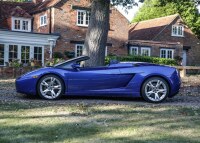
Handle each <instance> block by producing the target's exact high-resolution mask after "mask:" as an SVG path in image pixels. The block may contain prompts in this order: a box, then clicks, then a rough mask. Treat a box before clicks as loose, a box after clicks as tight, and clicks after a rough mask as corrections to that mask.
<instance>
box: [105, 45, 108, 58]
mask: <svg viewBox="0 0 200 143" xmlns="http://www.w3.org/2000/svg"><path fill="white" fill-rule="evenodd" d="M105 56H106V57H107V56H108V47H107V46H106V48H105Z"/></svg>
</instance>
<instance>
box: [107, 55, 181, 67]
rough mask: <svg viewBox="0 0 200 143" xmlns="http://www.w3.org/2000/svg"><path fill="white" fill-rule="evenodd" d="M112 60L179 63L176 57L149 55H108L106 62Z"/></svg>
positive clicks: (163, 63)
mask: <svg viewBox="0 0 200 143" xmlns="http://www.w3.org/2000/svg"><path fill="white" fill-rule="evenodd" d="M111 60H118V61H121V62H127V61H132V62H133V61H134V62H148V63H154V64H162V65H171V66H175V65H178V63H177V61H176V60H174V59H165V58H158V57H147V56H120V57H116V56H112V57H106V59H105V63H106V64H109V63H110V61H111Z"/></svg>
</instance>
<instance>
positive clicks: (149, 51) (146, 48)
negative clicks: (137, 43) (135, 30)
mask: <svg viewBox="0 0 200 143" xmlns="http://www.w3.org/2000/svg"><path fill="white" fill-rule="evenodd" d="M143 50H148V55H147V56H149V57H150V56H151V48H149V47H141V55H142V56H146V55H143Z"/></svg>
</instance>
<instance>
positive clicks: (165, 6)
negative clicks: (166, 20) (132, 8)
mask: <svg viewBox="0 0 200 143" xmlns="http://www.w3.org/2000/svg"><path fill="white" fill-rule="evenodd" d="M198 2H199V0H146V1H145V2H144V5H143V6H142V7H141V8H140V10H139V12H138V13H137V14H136V16H135V18H134V19H133V21H132V22H139V21H143V20H148V19H153V18H158V17H162V16H168V15H172V14H177V13H178V14H180V16H181V17H182V19H183V20H184V22H185V23H186V25H187V26H189V27H190V28H191V30H192V31H193V32H194V33H195V34H196V35H197V36H198V37H199V38H200V15H199V12H198V9H197V7H196V6H197V4H198Z"/></svg>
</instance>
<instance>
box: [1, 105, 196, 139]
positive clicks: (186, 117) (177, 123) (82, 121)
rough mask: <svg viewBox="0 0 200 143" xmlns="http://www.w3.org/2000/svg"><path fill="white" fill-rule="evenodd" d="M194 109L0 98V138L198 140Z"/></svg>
mask: <svg viewBox="0 0 200 143" xmlns="http://www.w3.org/2000/svg"><path fill="white" fill-rule="evenodd" d="M199 139H200V109H199V108H184V107H164V106H161V107H160V106H155V105H150V106H145V107H143V106H137V105H112V104H111V105H110V104H105V105H100V104H97V105H94V104H93V105H86V104H81V103H80V104H74V105H73V104H72V105H51V104H44V103H40V104H34V103H28V102H27V103H3V102H1V101H0V142H2V143H6V142H15V143H17V142H26V143H29V142H66V143H68V142H72V143H73V142H74V143H77V142H81V143H82V142H83V143H84V142H85V143H88V142H91V143H104V142H108V143H112V142H113V143H118V142H119V143H120V142H121V143H124V142H130V143H133V142H137V143H143V142H149V143H151V142H159V143H160V142H163V143H168V142H170V143H175V142H177V143H179V142H183V143H184V142H185V143H189V142H191V143H195V142H200V140H199Z"/></svg>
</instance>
